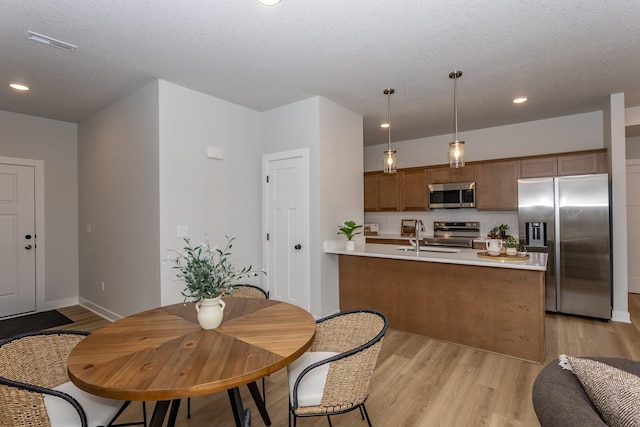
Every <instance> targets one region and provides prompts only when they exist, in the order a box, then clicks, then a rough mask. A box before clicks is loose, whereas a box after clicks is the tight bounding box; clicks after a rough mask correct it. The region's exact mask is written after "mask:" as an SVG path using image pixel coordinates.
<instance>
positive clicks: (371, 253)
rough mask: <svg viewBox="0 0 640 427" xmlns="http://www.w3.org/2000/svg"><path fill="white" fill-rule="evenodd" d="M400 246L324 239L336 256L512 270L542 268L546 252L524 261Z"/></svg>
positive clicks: (328, 250) (326, 247)
mask: <svg viewBox="0 0 640 427" xmlns="http://www.w3.org/2000/svg"><path fill="white" fill-rule="evenodd" d="M398 248H399V246H396V245H385V244H377V243H367V244H363V243H361V244H357V243H356V249H355V251H347V250H346V249H345V246H344V241H327V242H324V252H325V253H328V254H336V255H352V256H366V257H372V258H387V259H401V260H409V261H426V262H439V263H443V264H463V265H475V266H480V267H498V268H511V269H515V270H535V271H545V270H546V269H547V254H544V253H529V257H530V258H529V259H528V260H523V261H506V260H504V261H503V260H492V259H488V258H480V257H478V252H479V251H478V250H476V249H462V250H461V251H460V252H458V253H441V252H420V253H418V254H416V253H415V252H410V251H400V250H398Z"/></svg>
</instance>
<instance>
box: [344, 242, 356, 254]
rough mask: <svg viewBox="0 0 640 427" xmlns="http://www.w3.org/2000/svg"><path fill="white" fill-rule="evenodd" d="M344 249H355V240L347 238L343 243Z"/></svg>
mask: <svg viewBox="0 0 640 427" xmlns="http://www.w3.org/2000/svg"><path fill="white" fill-rule="evenodd" d="M345 249H346V250H348V251H355V250H356V241H355V240H347V242H346V244H345Z"/></svg>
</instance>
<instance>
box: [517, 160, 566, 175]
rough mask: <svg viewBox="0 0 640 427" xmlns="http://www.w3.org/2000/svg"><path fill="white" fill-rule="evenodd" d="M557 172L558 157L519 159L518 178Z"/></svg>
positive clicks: (555, 173)
mask: <svg viewBox="0 0 640 427" xmlns="http://www.w3.org/2000/svg"><path fill="white" fill-rule="evenodd" d="M557 174H558V158H557V157H555V156H554V157H542V158H535V159H524V160H520V178H541V177H546V176H556V175H557Z"/></svg>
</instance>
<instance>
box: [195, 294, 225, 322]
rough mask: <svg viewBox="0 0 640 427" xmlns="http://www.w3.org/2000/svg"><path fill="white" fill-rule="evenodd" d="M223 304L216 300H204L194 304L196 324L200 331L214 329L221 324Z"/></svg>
mask: <svg viewBox="0 0 640 427" xmlns="http://www.w3.org/2000/svg"><path fill="white" fill-rule="evenodd" d="M224 306H225V303H224V301H222V300H221V299H220V297H218V298H205V299H201V300H200V301H198V302H196V311H197V312H198V323H199V324H200V327H201V328H202V329H215V328H217V327H218V326H220V323H222V316H223V314H224Z"/></svg>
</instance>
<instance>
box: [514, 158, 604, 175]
mask: <svg viewBox="0 0 640 427" xmlns="http://www.w3.org/2000/svg"><path fill="white" fill-rule="evenodd" d="M606 162H607V156H606V153H605V152H596V153H578V154H568V155H557V156H544V157H533V158H530V159H522V160H520V178H539V177H547V176H566V175H582V174H592V173H606V172H607V163H606Z"/></svg>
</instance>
